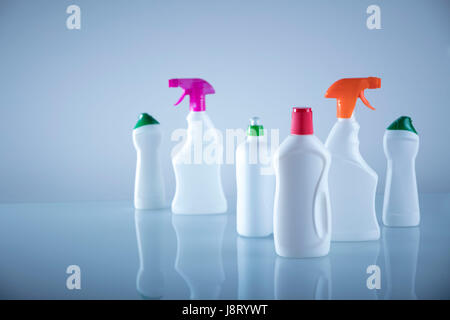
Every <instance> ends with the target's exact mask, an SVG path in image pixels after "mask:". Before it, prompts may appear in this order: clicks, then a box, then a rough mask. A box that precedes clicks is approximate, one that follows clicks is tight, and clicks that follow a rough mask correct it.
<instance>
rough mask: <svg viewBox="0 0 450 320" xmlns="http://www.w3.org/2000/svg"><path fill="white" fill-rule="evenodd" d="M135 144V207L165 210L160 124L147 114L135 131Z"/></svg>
mask: <svg viewBox="0 0 450 320" xmlns="http://www.w3.org/2000/svg"><path fill="white" fill-rule="evenodd" d="M133 143H134V147H135V148H136V151H137V165H136V180H135V186H134V207H135V208H136V209H161V208H164V207H165V206H166V201H165V190H164V182H163V177H162V172H161V161H160V158H159V147H160V145H161V129H160V124H159V122H158V121H157V120H156V119H155V118H153V117H152V116H150V115H148V114H147V113H142V114H141V116H140V118H139V121H138V122H137V123H136V126H135V127H134V130H133Z"/></svg>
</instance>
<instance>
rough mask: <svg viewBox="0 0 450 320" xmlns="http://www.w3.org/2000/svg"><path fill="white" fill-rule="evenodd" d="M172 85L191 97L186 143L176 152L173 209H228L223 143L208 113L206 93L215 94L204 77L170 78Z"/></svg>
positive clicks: (205, 211) (187, 211) (212, 211)
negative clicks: (223, 169) (222, 166)
mask: <svg viewBox="0 0 450 320" xmlns="http://www.w3.org/2000/svg"><path fill="white" fill-rule="evenodd" d="M169 87H170V88H177V87H180V88H182V89H183V91H184V92H183V95H182V96H181V98H180V99H179V100H178V101H177V103H175V105H178V104H180V103H181V101H183V99H184V97H186V96H187V95H188V96H189V98H190V102H189V109H190V112H189V114H188V116H187V118H186V120H187V122H188V128H187V132H186V137H185V139H184V140H183V142H182V143H181V144H180V145H178V146H176V147H175V148H174V150H173V151H172V164H173V169H174V171H175V180H176V188H175V196H174V198H173V201H172V212H173V213H179V214H215V213H223V212H225V211H227V201H226V199H225V194H224V192H223V188H222V179H221V173H220V169H221V163H222V156H223V143H222V140H221V138H220V137H221V136H220V135H219V134H218V132H217V130H216V129H215V127H214V125H213V123H212V121H211V119H210V118H209V117H208V115H207V114H206V110H205V109H206V106H205V96H206V95H207V94H213V93H215V91H214V88H213V87H212V86H211V85H210V84H209V83H208V82H206V81H205V80H203V79H195V78H194V79H191V78H187V79H170V80H169Z"/></svg>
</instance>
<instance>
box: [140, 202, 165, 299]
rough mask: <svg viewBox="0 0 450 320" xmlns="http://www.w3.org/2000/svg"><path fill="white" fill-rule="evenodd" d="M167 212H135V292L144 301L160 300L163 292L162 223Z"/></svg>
mask: <svg viewBox="0 0 450 320" xmlns="http://www.w3.org/2000/svg"><path fill="white" fill-rule="evenodd" d="M168 216H169V211H168V210H135V214H134V217H135V223H136V236H137V244H138V251H139V271H138V274H137V279H136V288H137V291H138V292H139V293H140V294H141V296H142V297H143V298H144V299H161V298H162V296H163V292H164V275H163V272H162V270H163V267H162V264H163V255H164V236H163V235H164V234H163V232H164V230H163V227H164V221H165V219H167V218H168Z"/></svg>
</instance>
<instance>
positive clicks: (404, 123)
mask: <svg viewBox="0 0 450 320" xmlns="http://www.w3.org/2000/svg"><path fill="white" fill-rule="evenodd" d="M387 130H406V131H411V132H414V133H415V134H417V131H416V129H415V128H414V126H413V124H412V120H411V118H410V117H405V116H402V117H400V118H398V119H397V120H395V121H394V122H392V123H391V125H390V126H389V127H387Z"/></svg>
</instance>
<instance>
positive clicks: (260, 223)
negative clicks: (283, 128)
mask: <svg viewBox="0 0 450 320" xmlns="http://www.w3.org/2000/svg"><path fill="white" fill-rule="evenodd" d="M271 169H272V168H271V164H270V155H269V154H268V147H267V141H266V139H264V128H263V126H262V125H260V123H259V118H258V117H254V118H251V119H250V125H249V127H248V130H247V138H246V140H245V141H244V142H243V143H241V144H240V145H239V146H238V147H237V150H236V187H237V199H236V200H237V208H236V219H237V220H236V227H237V232H238V233H239V234H240V235H242V236H245V237H265V236H268V235H270V234H272V231H273V196H274V193H275V179H274V175H273V172H272V170H271Z"/></svg>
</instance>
